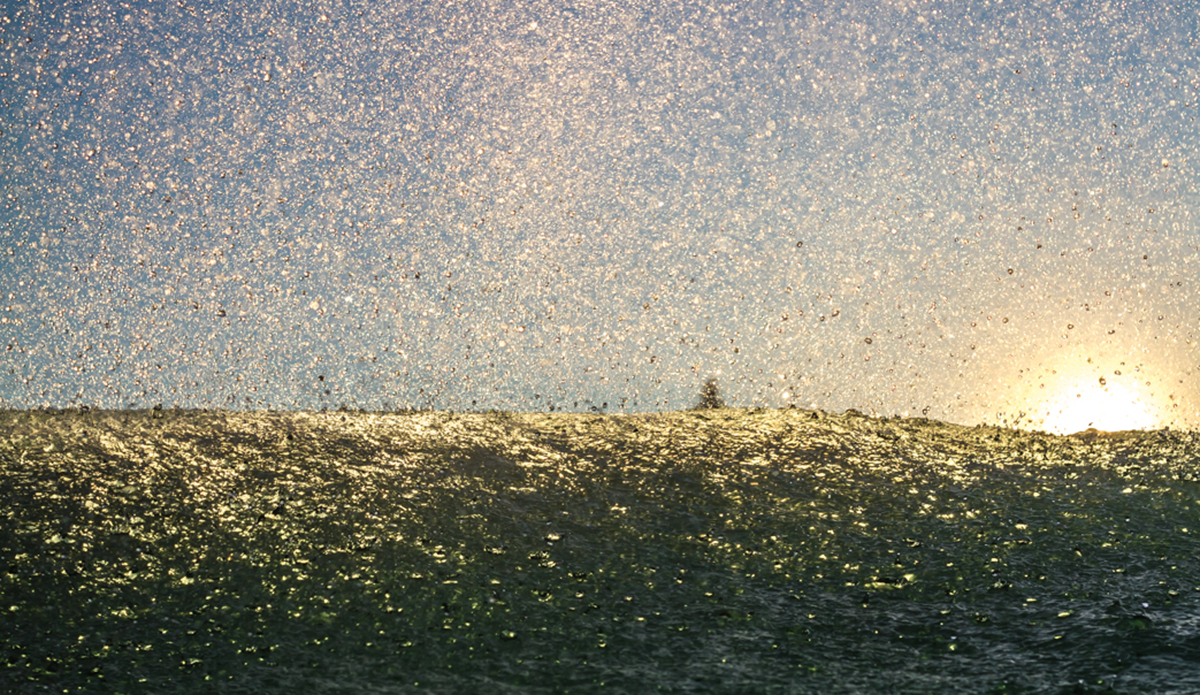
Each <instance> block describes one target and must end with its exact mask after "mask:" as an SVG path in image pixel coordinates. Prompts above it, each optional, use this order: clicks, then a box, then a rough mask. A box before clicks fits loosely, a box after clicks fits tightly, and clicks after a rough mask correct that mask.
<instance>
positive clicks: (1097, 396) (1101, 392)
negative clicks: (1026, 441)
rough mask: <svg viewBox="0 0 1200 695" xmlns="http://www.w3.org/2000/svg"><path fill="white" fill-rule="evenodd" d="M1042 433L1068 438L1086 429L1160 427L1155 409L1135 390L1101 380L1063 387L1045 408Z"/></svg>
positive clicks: (1118, 429)
mask: <svg viewBox="0 0 1200 695" xmlns="http://www.w3.org/2000/svg"><path fill="white" fill-rule="evenodd" d="M1045 408H1046V416H1045V420H1044V421H1043V423H1042V429H1044V430H1046V431H1047V432H1050V433H1053V434H1071V433H1073V432H1080V431H1082V430H1086V429H1088V428H1089V427H1094V428H1096V429H1098V430H1106V431H1109V432H1117V431H1121V430H1145V429H1154V428H1156V427H1161V426H1162V424H1163V423H1162V422H1161V421H1160V418H1159V416H1158V409H1157V408H1156V407H1154V405H1153V404H1152V403H1151V402H1150V399H1149V398H1148V397H1147V396H1146V394H1144V393H1142V392H1140V391H1139V390H1138V389H1137V388H1136V387H1132V388H1131V387H1130V386H1128V385H1126V384H1123V383H1117V382H1115V381H1111V380H1105V379H1100V380H1099V382H1097V383H1092V384H1081V383H1079V382H1078V381H1076V382H1072V383H1069V384H1064V385H1063V386H1062V387H1061V388H1060V389H1059V391H1058V393H1057V395H1055V396H1054V398H1053V400H1051V401H1049V402H1048V403H1047V404H1046V406H1045Z"/></svg>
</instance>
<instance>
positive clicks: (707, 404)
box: [695, 377, 725, 410]
mask: <svg viewBox="0 0 1200 695" xmlns="http://www.w3.org/2000/svg"><path fill="white" fill-rule="evenodd" d="M724 407H725V399H723V398H721V389H720V387H719V386H717V380H716V378H714V377H709V379H708V381H705V382H704V386H702V387H700V401H699V402H698V403H696V407H695V410H710V409H714V408H724Z"/></svg>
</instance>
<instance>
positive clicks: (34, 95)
mask: <svg viewBox="0 0 1200 695" xmlns="http://www.w3.org/2000/svg"><path fill="white" fill-rule="evenodd" d="M633 5H634V6H632V7H631V6H630V3H627V2H595V1H580V2H457V3H409V2H386V1H385V2H363V3H349V2H346V3H320V2H318V3H315V4H308V3H304V4H299V3H286V2H280V3H233V4H232V5H223V4H222V5H217V4H209V3H189V2H181V3H175V2H170V3H165V2H132V3H121V4H107V3H97V4H95V5H89V6H77V5H70V6H69V7H67V8H63V7H61V6H59V3H17V4H16V5H15V6H14V5H9V6H8V7H7V8H6V9H5V10H3V14H2V15H0V41H2V43H0V163H2V166H0V182H2V186H3V189H2V191H3V196H4V200H3V208H2V209H0V289H2V290H3V291H4V297H3V300H2V301H0V320H2V321H3V323H0V336H2V337H3V340H2V341H0V342H2V343H3V344H4V345H5V352H4V353H3V358H2V361H0V366H2V367H3V369H2V371H0V405H3V406H7V407H24V406H37V405H59V406H62V405H69V404H90V405H101V406H108V407H114V406H120V407H124V406H127V405H130V404H134V403H136V404H139V405H141V406H146V405H151V404H154V403H163V404H164V405H167V406H170V405H180V406H183V407H197V406H230V405H235V406H237V407H268V406H270V407H275V408H311V407H321V406H331V407H332V406H337V405H340V404H343V403H345V404H348V405H352V406H358V407H365V408H382V407H385V405H386V406H393V407H394V406H400V405H413V406H432V407H438V408H488V407H502V408H513V409H546V408H548V407H550V406H554V407H556V408H560V407H562V408H566V409H569V410H572V409H579V410H582V409H587V408H589V407H591V406H601V405H602V404H607V406H608V410H609V411H614V410H618V409H619V408H621V407H624V408H625V409H626V410H638V411H645V410H655V409H664V408H678V407H687V406H689V405H691V404H692V403H693V402H694V399H695V397H696V394H697V392H698V388H699V384H700V383H701V382H702V381H703V379H704V378H705V377H707V376H710V375H715V376H717V377H718V378H719V379H720V382H721V384H722V388H723V390H724V392H725V394H726V396H727V400H729V401H730V402H732V403H733V404H737V405H752V404H761V405H769V406H777V405H782V404H785V403H789V402H794V403H797V404H799V405H802V406H805V407H808V406H810V405H812V404H816V405H817V406H818V407H822V408H825V409H831V410H840V409H844V408H848V407H854V408H858V409H860V410H864V411H871V412H876V413H880V414H893V413H903V412H908V413H910V414H914V415H915V414H919V413H922V412H924V413H926V414H928V415H930V416H931V417H939V418H944V419H950V420H955V421H959V422H977V421H981V420H986V419H991V420H996V419H1001V420H1004V419H1009V418H1011V417H1012V416H1013V415H1014V414H1016V413H1018V412H1025V413H1028V415H1027V417H1032V418H1037V417H1042V416H1044V415H1045V414H1046V412H1045V411H1046V409H1047V408H1052V407H1059V406H1054V405H1050V404H1051V403H1052V402H1053V403H1058V402H1060V401H1061V399H1062V398H1064V397H1069V396H1071V395H1073V396H1074V397H1076V398H1090V397H1092V396H1099V395H1100V392H1101V391H1103V389H1104V388H1105V386H1104V385H1103V384H1101V383H1100V378H1101V377H1104V378H1105V379H1106V381H1112V382H1113V384H1114V385H1116V384H1120V385H1121V389H1122V390H1121V391H1120V392H1121V393H1122V394H1125V396H1123V397H1134V398H1137V399H1139V400H1140V401H1141V402H1142V403H1143V404H1144V405H1145V407H1147V408H1151V409H1153V410H1154V412H1155V413H1158V417H1159V420H1160V421H1162V422H1168V421H1173V422H1178V423H1187V422H1192V423H1195V422H1197V421H1200V417H1198V416H1197V411H1198V410H1200V405H1198V404H1200V388H1198V387H1197V375H1196V370H1197V369H1198V368H1200V354H1198V350H1197V345H1196V341H1197V339H1198V338H1200V326H1198V324H1197V319H1198V317H1200V301H1198V300H1200V296H1198V293H1197V285H1196V278H1197V276H1198V275H1200V263H1198V261H1200V250H1198V247H1200V220H1198V217H1197V213H1198V211H1200V192H1198V189H1197V185H1198V177H1200V159H1197V156H1198V155H1197V153H1198V152H1200V124H1198V123H1197V121H1196V117H1197V115H1198V106H1197V102H1198V101H1200V38H1198V37H1200V4H1197V3H1195V2H1183V3H1178V4H1176V5H1175V6H1173V7H1163V6H1161V4H1160V3H1154V2H1127V3H1117V2H1084V3H1073V4H1061V3H1041V2H1003V3H1001V2H993V3H990V4H989V3H986V2H983V3H967V4H959V3H955V4H951V3H891V4H889V3H882V4H881V3H874V2H862V3H838V2H834V3H809V2H802V3H778V2H758V3H715V2H686V3H676V2H642V3H633ZM1117 372H1120V373H1119V374H1118V373H1117ZM1088 389H1090V390H1091V391H1089V390H1088ZM1068 391H1069V392H1071V393H1070V394H1068V393H1067V392H1068ZM1092 391H1095V392H1096V393H1092ZM1055 399H1058V400H1055Z"/></svg>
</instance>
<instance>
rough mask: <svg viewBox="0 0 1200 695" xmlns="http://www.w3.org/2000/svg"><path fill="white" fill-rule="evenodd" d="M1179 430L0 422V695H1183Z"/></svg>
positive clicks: (416, 416)
mask: <svg viewBox="0 0 1200 695" xmlns="http://www.w3.org/2000/svg"><path fill="white" fill-rule="evenodd" d="M1196 452H1197V436H1196V435H1195V434H1192V433H1182V432H1173V431H1159V432H1138V433H1125V434H1111V435H1110V434H1104V433H1096V432H1091V433H1087V434H1084V435H1078V436H1074V437H1057V436H1052V435H1048V434H1040V433H1024V432H1018V431H1014V430H1003V429H995V428H982V427H979V428H967V427H960V426H954V425H946V424H942V423H938V422H934V421H927V420H899V419H872V418H867V417H863V416H860V415H857V414H855V413H847V414H845V415H840V416H838V415H828V414H824V413H818V412H808V411H801V410H733V409H718V410H706V411H693V412H679V413H671V414H658V415H641V416H589V415H566V414H551V415H545V414H522V415H513V414H508V413H487V414H477V415H460V414H450V413H443V412H419V413H399V414H368V413H361V412H329V413H232V412H212V411H208V412H195V411H193V412H171V411H122V412H115V411H92V412H82V413H81V412H57V413H56V412H49V413H47V412H33V411H24V412H9V413H6V414H3V415H0V500H2V501H3V509H4V514H3V515H0V597H2V598H3V600H2V601H0V607H2V608H3V613H4V629H3V630H0V642H2V647H3V651H2V652H0V653H2V657H0V658H2V659H3V661H2V662H0V690H4V691H6V692H18V693H23V692H31V693H32V692H45V691H53V692H83V691H86V692H156V693H171V692H180V693H182V692H189V693H191V692H216V691H220V692H255V693H271V692H286V691H292V692H347V693H349V692H356V693H357V692H378V693H387V692H396V693H399V692H514V693H515V692H521V693H528V692H547V693H549V692H593V691H600V690H608V691H613V692H645V691H648V690H654V689H658V690H662V691H667V692H779V693H782V692H822V693H828V692H835V693H836V692H847V693H849V692H981V693H982V692H996V693H999V692H1055V693H1057V692H1100V691H1108V690H1109V689H1110V688H1111V689H1115V691H1116V692H1155V693H1165V692H1196V691H1197V690H1200V665H1198V664H1200V622H1198V620H1197V617H1196V616H1197V615H1200V555H1198V553H1197V547H1198V544H1197V542H1196V534H1197V532H1198V531H1200V518H1198V511H1200V507H1198V504H1197V503H1198V501H1200V499H1198V498H1200V486H1198V485H1197V483H1196V460H1197V454H1196Z"/></svg>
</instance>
